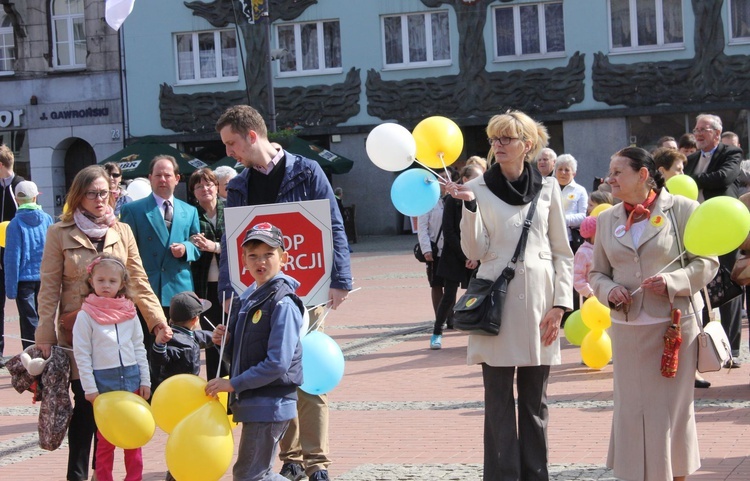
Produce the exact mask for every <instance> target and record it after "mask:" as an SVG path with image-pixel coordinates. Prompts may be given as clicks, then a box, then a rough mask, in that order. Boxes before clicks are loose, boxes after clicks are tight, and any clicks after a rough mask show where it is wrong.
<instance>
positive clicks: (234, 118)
mask: <svg viewBox="0 0 750 481" xmlns="http://www.w3.org/2000/svg"><path fill="white" fill-rule="evenodd" d="M216 131H217V132H219V135H221V141H222V142H223V143H224V145H225V146H226V149H227V155H229V156H231V157H234V158H235V159H237V160H238V161H240V162H242V164H243V165H244V166H245V167H246V168H245V170H243V171H242V173H240V174H239V175H238V176H237V177H235V178H234V179H232V180H231V181H230V182H229V183H228V184H227V204H226V205H227V207H237V206H244V205H260V204H274V203H282V202H299V201H304V200H317V199H326V200H328V201H329V203H330V210H331V228H332V231H333V251H334V254H333V268H332V272H331V287H330V289H329V294H328V297H329V303H330V306H331V307H332V308H333V309H336V308H337V307H338V306H339V305H340V304H341V303H342V302H343V301H344V300H346V296H347V295H348V294H349V291H350V290H351V288H352V274H351V268H350V264H349V247H348V244H347V241H346V234H345V232H344V222H343V220H342V218H341V213H340V212H339V208H338V205H337V204H336V198H335V197H334V195H333V189H332V188H331V184H330V183H328V179H326V177H325V174H324V173H323V170H322V169H321V168H320V166H319V165H318V164H317V163H316V162H315V161H312V160H310V159H307V158H305V157H302V156H300V155H292V154H290V153H289V152H286V151H284V150H283V149H281V148H279V146H278V144H272V143H271V142H270V141H269V140H268V131H267V128H266V123H265V121H264V120H263V117H262V116H261V115H260V113H258V111H257V110H255V109H254V108H252V107H250V106H249V105H237V106H234V107H230V108H229V109H227V110H226V112H224V113H223V114H222V115H221V117H220V118H219V120H218V121H217V122H216ZM221 244H222V250H224V252H226V250H225V249H226V236H224V237H222V240H221ZM227 257H228V256H226V255H222V256H221V266H220V269H219V291H220V292H226V294H227V295H226V298H227V299H229V298H230V295H231V293H232V292H233V291H232V287H231V283H230V281H229V267H228V264H227ZM311 314H313V315H311V316H310V324H311V325H312V324H313V323H314V322H315V320H314V319H313V317H314V316H315V313H311ZM319 329H320V328H319ZM297 395H298V397H299V401H298V403H297V412H298V418H297V419H295V420H293V421H292V422H291V423H290V424H289V428H288V429H287V432H286V434H285V435H284V437H283V438H282V440H281V442H280V444H279V446H280V451H281V453H280V457H281V460H282V461H283V463H284V465H283V466H282V469H281V473H280V474H281V475H282V476H284V477H286V478H287V479H293V480H300V479H304V476H305V473H306V474H307V475H308V476H309V477H310V480H311V481H328V479H329V478H328V465H329V464H330V463H331V461H330V459H329V458H328V400H327V397H326V396H325V395H320V396H317V395H312V394H307V393H305V392H304V391H302V390H299V389H298V390H297ZM303 462H304V465H305V466H304V470H303V467H302V463H303Z"/></svg>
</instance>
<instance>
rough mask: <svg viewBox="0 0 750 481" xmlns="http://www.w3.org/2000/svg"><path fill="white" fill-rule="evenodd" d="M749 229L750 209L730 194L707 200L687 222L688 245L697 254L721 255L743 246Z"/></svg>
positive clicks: (686, 245)
mask: <svg viewBox="0 0 750 481" xmlns="http://www.w3.org/2000/svg"><path fill="white" fill-rule="evenodd" d="M748 232H750V212H748V210H747V207H745V204H743V203H742V202H741V201H739V200H737V199H735V198H733V197H728V196H723V195H722V196H719V197H713V198H711V199H708V200H707V201H705V202H704V203H702V204H701V205H699V206H698V208H697V209H695V211H693V213H692V214H690V218H689V219H688V221H687V224H686V225H685V248H686V249H687V250H688V251H690V253H691V254H694V255H696V256H721V255H724V254H728V253H729V252H732V251H733V250H734V249H736V248H737V247H739V246H740V244H742V243H743V242H744V241H745V239H746V238H747V234H748Z"/></svg>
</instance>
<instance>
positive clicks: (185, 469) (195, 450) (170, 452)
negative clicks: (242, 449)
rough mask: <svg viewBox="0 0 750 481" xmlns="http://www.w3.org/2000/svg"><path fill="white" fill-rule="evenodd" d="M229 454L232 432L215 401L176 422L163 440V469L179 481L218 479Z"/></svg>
mask: <svg viewBox="0 0 750 481" xmlns="http://www.w3.org/2000/svg"><path fill="white" fill-rule="evenodd" d="M159 389H161V386H160V387H159ZM233 453H234V438H233V437H232V428H231V427H230V426H229V421H228V420H227V415H226V411H225V410H224V408H223V407H222V406H221V404H220V403H219V401H217V400H215V399H214V400H212V401H211V402H209V403H206V404H204V405H203V406H201V407H200V408H198V409H196V410H195V411H194V412H193V413H192V414H190V415H189V416H187V417H186V418H185V419H183V420H182V421H180V422H179V423H178V424H177V426H175V428H174V431H172V433H171V434H170V435H169V439H167V447H166V458H167V467H168V468H169V472H170V473H172V476H174V478H175V479H178V480H179V481H216V480H218V479H220V478H221V477H222V476H223V475H224V473H225V472H226V470H227V468H229V465H230V464H231V463H232V455H233Z"/></svg>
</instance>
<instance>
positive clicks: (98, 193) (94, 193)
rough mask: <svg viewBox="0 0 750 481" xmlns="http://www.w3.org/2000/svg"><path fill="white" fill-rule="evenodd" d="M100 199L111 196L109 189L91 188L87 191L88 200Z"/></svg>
mask: <svg viewBox="0 0 750 481" xmlns="http://www.w3.org/2000/svg"><path fill="white" fill-rule="evenodd" d="M97 197H98V198H100V199H106V198H107V197H109V191H108V190H90V191H88V192H86V198H87V199H88V200H94V199H96V198H97Z"/></svg>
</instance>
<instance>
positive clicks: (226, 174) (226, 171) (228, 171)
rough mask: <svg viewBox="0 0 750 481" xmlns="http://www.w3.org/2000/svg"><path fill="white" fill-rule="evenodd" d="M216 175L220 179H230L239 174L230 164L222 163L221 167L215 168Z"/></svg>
mask: <svg viewBox="0 0 750 481" xmlns="http://www.w3.org/2000/svg"><path fill="white" fill-rule="evenodd" d="M214 175H215V176H216V178H217V179H218V180H219V181H221V180H224V179H227V181H230V180H232V179H234V177H235V176H236V175H237V171H236V170H234V169H233V168H231V167H229V166H228V165H221V166H219V167H216V170H214Z"/></svg>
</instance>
